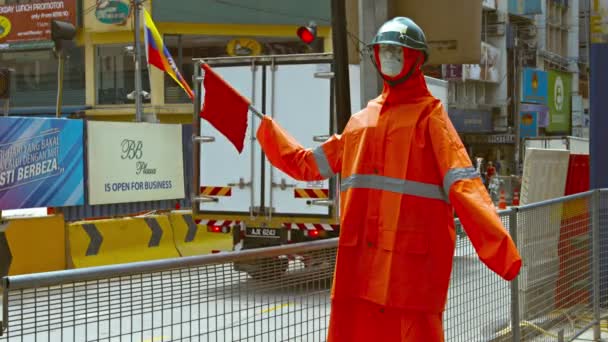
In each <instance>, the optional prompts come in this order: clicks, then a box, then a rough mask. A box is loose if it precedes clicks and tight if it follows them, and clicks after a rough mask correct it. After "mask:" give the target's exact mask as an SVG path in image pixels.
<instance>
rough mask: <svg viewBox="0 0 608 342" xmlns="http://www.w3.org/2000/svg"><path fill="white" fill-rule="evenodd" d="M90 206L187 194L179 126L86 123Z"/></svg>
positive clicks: (164, 198)
mask: <svg viewBox="0 0 608 342" xmlns="http://www.w3.org/2000/svg"><path fill="white" fill-rule="evenodd" d="M87 128H88V129H87V135H88V136H87V141H88V146H87V151H88V175H89V178H88V183H89V184H88V186H89V204H105V203H124V202H140V201H157V200H166V199H180V198H183V197H184V172H183V152H182V128H181V126H180V125H167V124H150V123H143V122H141V123H121V122H98V121H88V122H87Z"/></svg>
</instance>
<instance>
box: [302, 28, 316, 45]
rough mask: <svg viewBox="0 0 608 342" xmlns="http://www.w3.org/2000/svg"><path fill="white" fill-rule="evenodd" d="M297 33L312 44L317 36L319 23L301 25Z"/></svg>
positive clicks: (307, 42) (304, 40)
mask: <svg viewBox="0 0 608 342" xmlns="http://www.w3.org/2000/svg"><path fill="white" fill-rule="evenodd" d="M297 33H298V37H299V38H300V40H301V41H303V42H304V43H306V44H310V43H312V42H314V41H315V39H316V38H317V25H316V24H314V23H310V24H308V26H300V27H299V28H298V31H297Z"/></svg>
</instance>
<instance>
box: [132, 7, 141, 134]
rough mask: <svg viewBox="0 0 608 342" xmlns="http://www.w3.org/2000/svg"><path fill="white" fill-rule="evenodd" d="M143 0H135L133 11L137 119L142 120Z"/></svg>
mask: <svg viewBox="0 0 608 342" xmlns="http://www.w3.org/2000/svg"><path fill="white" fill-rule="evenodd" d="M140 7H141V0H133V8H134V10H135V12H134V13H133V16H134V21H135V54H134V57H135V121H137V122H141V120H142V112H143V109H142V101H141V97H142V85H141V64H140V61H141V56H140V55H141V37H140V32H141V30H140V29H141V24H140V20H141V16H140Z"/></svg>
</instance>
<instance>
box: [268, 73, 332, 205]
mask: <svg viewBox="0 0 608 342" xmlns="http://www.w3.org/2000/svg"><path fill="white" fill-rule="evenodd" d="M328 70H330V65H329V64H328V63H310V64H294V65H275V66H274V68H272V69H271V70H270V71H269V77H268V82H267V84H266V86H267V88H266V89H267V90H268V94H267V96H268V97H267V99H268V101H267V103H268V104H269V106H270V107H269V110H268V114H269V115H272V117H273V119H274V120H276V121H277V122H278V123H279V124H280V125H281V126H282V127H283V128H285V130H286V131H287V132H289V133H290V134H291V135H292V136H293V137H294V138H295V139H296V140H297V141H299V142H300V143H301V144H302V145H303V146H304V147H310V148H315V147H317V146H318V145H319V144H320V142H321V141H324V140H325V139H327V138H328V137H329V134H330V132H331V129H330V122H331V118H332V115H331V109H332V108H331V104H330V102H331V89H330V84H331V81H330V79H328V78H319V77H315V74H316V73H319V72H326V71H328ZM265 174H266V178H265V183H266V187H265V202H266V201H267V202H266V203H265V206H267V207H271V208H273V209H272V212H273V213H274V214H276V215H282V214H290V215H315V216H317V215H323V216H326V215H329V213H330V209H329V207H328V206H323V205H315V204H316V203H319V201H325V202H327V198H328V197H329V191H330V182H331V181H333V179H332V180H325V181H312V182H305V181H297V180H295V179H293V178H291V177H290V176H288V175H287V174H285V173H283V172H282V171H280V170H278V169H276V168H274V167H272V166H271V165H270V163H266V165H265Z"/></svg>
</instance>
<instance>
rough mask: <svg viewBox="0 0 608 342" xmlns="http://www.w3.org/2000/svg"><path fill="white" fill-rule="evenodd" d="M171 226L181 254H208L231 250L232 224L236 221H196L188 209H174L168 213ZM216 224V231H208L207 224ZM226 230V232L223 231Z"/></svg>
mask: <svg viewBox="0 0 608 342" xmlns="http://www.w3.org/2000/svg"><path fill="white" fill-rule="evenodd" d="M169 219H170V220H171V226H172V227H173V238H174V240H175V246H176V248H177V250H178V251H179V254H180V255H181V256H193V255H201V254H209V253H213V252H223V251H231V250H232V244H233V238H232V234H231V230H232V228H233V227H232V225H233V224H237V222H236V221H221V222H220V221H208V220H203V221H200V222H198V223H197V222H196V221H195V220H194V218H193V217H192V214H191V212H190V211H179V210H177V211H174V212H172V213H171V214H170V215H169ZM216 223H217V224H218V226H217V227H220V228H221V229H219V231H218V232H210V231H208V229H207V227H208V226H214V224H216ZM223 230H227V232H223Z"/></svg>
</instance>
